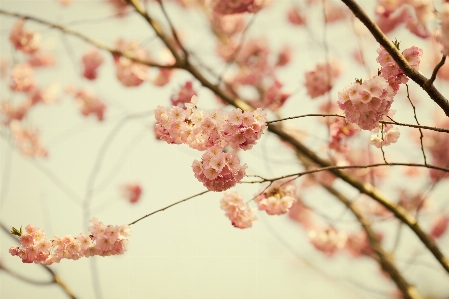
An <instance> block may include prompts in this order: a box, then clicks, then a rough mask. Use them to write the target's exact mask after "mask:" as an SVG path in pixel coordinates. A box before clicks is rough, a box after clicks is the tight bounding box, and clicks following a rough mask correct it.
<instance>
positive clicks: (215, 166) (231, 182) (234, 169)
mask: <svg viewBox="0 0 449 299" xmlns="http://www.w3.org/2000/svg"><path fill="white" fill-rule="evenodd" d="M192 169H193V172H194V174H195V177H196V178H197V179H198V181H200V182H202V183H203V185H204V186H205V187H206V188H207V189H208V190H211V191H216V192H221V191H224V190H227V189H229V188H231V187H234V186H235V185H236V184H237V183H238V182H240V180H241V179H242V178H243V177H244V176H245V170H246V164H244V165H240V159H239V158H238V157H237V156H236V155H235V154H232V153H225V152H223V149H222V148H220V147H219V146H215V147H212V148H211V149H209V150H207V151H206V152H205V153H204V154H203V156H202V157H201V161H198V160H194V161H193V163H192Z"/></svg>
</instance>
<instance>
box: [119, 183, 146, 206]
mask: <svg viewBox="0 0 449 299" xmlns="http://www.w3.org/2000/svg"><path fill="white" fill-rule="evenodd" d="M122 196H123V197H124V198H125V199H126V200H127V201H129V202H130V203H136V202H138V201H139V199H140V197H141V196H142V187H141V186H140V185H139V184H126V185H124V186H123V187H122Z"/></svg>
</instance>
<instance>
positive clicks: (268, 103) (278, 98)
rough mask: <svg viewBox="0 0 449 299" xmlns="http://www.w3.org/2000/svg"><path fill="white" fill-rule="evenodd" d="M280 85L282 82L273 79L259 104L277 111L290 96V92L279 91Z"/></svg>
mask: <svg viewBox="0 0 449 299" xmlns="http://www.w3.org/2000/svg"><path fill="white" fill-rule="evenodd" d="M282 86H283V84H282V83H281V82H280V81H278V80H275V81H274V83H273V85H271V86H270V87H269V88H268V89H267V90H266V91H265V93H264V94H263V97H262V100H261V102H260V104H261V105H263V107H268V108H270V109H271V110H272V111H278V110H279V109H280V108H281V107H282V106H283V105H284V104H285V102H286V101H287V100H288V98H289V97H290V93H285V92H283V91H281V89H282Z"/></svg>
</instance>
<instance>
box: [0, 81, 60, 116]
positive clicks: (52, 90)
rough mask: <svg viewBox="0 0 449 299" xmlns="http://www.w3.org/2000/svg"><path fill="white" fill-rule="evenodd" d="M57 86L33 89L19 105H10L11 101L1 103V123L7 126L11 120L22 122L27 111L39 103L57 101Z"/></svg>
mask: <svg viewBox="0 0 449 299" xmlns="http://www.w3.org/2000/svg"><path fill="white" fill-rule="evenodd" d="M58 90H59V88H58V86H57V85H55V84H52V85H50V86H48V87H47V88H42V89H40V88H37V87H34V88H32V89H30V90H29V91H28V92H27V98H26V100H24V101H22V102H21V103H20V104H12V101H8V100H6V101H3V102H2V103H1V104H0V112H1V113H2V114H3V115H4V116H5V118H4V120H2V122H3V123H5V124H9V123H10V122H11V121H12V120H22V119H23V118H24V117H25V116H26V115H27V113H28V111H29V110H30V109H31V108H32V107H33V106H34V105H37V104H39V103H45V104H48V103H52V102H55V101H56V100H57V93H58Z"/></svg>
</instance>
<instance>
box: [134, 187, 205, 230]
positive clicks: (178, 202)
mask: <svg viewBox="0 0 449 299" xmlns="http://www.w3.org/2000/svg"><path fill="white" fill-rule="evenodd" d="M208 192H210V190H206V191H203V192H200V193H198V194H195V195H192V196H190V197H187V198H184V199H181V200H180V201H177V202H175V203H172V204H171V205H168V206H166V207H165V208H162V209H159V210H156V211H154V212H151V213H150V214H147V215H145V216H142V217H140V218H139V219H137V220H135V221H133V222H131V223H130V224H128V225H133V224H136V223H137V222H139V221H140V220H142V219H145V218H147V217H150V216H151V215H153V214H156V213H159V212H162V211H165V210H166V209H168V208H170V207H173V206H176V205H177V204H180V203H182V202H185V201H188V200H189V199H192V198H194V197H197V196H200V195H203V194H206V193H208Z"/></svg>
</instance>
